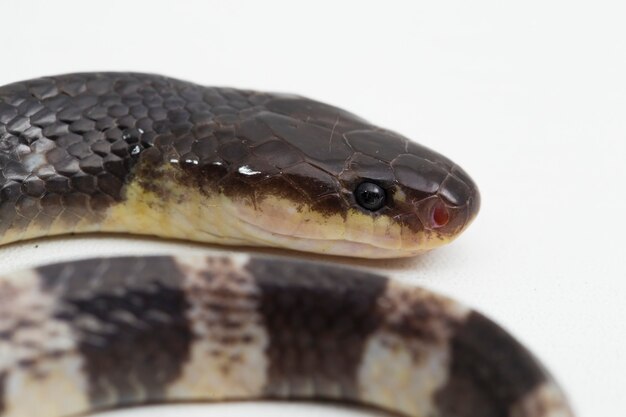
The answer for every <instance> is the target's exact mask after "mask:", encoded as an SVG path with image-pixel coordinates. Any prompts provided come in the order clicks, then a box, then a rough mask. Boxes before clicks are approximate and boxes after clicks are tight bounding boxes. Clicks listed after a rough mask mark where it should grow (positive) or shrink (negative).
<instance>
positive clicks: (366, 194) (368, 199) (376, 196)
mask: <svg viewBox="0 0 626 417" xmlns="http://www.w3.org/2000/svg"><path fill="white" fill-rule="evenodd" d="M354 196H355V197H356V201H357V203H359V205H360V206H361V207H363V208H364V209H366V210H370V211H376V210H380V209H381V208H382V207H383V206H384V205H385V200H386V195H385V190H383V189H382V187H380V186H379V185H377V184H374V183H371V182H363V183H361V184H359V186H358V187H356V190H355V191H354Z"/></svg>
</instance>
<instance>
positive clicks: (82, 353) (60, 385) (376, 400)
mask: <svg viewBox="0 0 626 417" xmlns="http://www.w3.org/2000/svg"><path fill="white" fill-rule="evenodd" d="M0 326H1V327H0V352H1V353H2V355H1V356H0V416H2V417H33V416H37V417H61V416H68V415H75V414H82V413H85V412H89V411H94V410H101V409H106V408H111V407H121V406H128V405H133V404H144V403H152V402H163V401H198V400H205V401H217V400H225V399H262V398H273V399H316V400H332V401H343V402H350V403H357V404H362V405H365V406H370V407H377V408H382V409H384V410H388V411H390V412H393V413H396V414H398V415H404V416H411V417H425V416H429V417H476V416H481V417H570V416H572V413H571V411H570V410H569V408H568V405H567V403H566V400H565V399H564V397H563V394H562V393H561V391H560V390H559V388H558V387H557V386H556V385H555V383H554V382H553V381H552V379H551V378H550V376H549V375H547V374H546V372H545V370H544V369H543V367H542V366H541V365H540V364H539V363H538V362H537V361H536V360H535V359H534V358H533V356H532V355H531V354H529V353H528V352H527V351H526V350H525V349H524V348H523V347H522V346H521V345H520V344H519V343H518V342H516V341H515V340H514V339H513V338H512V337H511V336H510V335H508V334H507V333H506V332H505V331H503V330H502V329H501V328H500V327H498V326H497V325H496V324H494V323H493V322H491V321H490V320H489V319H487V318H485V317H484V316H482V315H481V314H479V313H477V312H475V311H472V310H470V309H468V308H466V307H464V306H461V305H459V304H458V303H456V302H454V301H452V300H450V299H447V298H445V297H442V296H439V295H436V294H433V293H431V292H429V291H427V290H424V289H420V288H416V287H409V286H404V285H400V284H398V283H396V282H394V281H391V280H388V279H387V278H384V277H382V276H378V275H373V274H370V273H366V272H361V271H358V270H349V269H344V268H340V267H334V266H328V265H324V264H319V263H316V264H313V263H302V262H294V261H286V260H280V259H271V258H255V257H249V256H246V255H239V256H233V257H200V256H197V257H153V258H146V257H142V258H132V257H126V258H111V259H91V260H83V261H77V262H71V263H64V264H58V265H51V266H44V267H40V268H37V269H34V270H29V271H25V272H22V273H17V274H13V275H8V276H4V277H2V278H0ZM35 398H36V399H37V400H36V401H33V399H35Z"/></svg>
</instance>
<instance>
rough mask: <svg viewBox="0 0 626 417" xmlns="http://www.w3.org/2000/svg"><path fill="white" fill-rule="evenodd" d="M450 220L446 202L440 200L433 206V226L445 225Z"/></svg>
mask: <svg viewBox="0 0 626 417" xmlns="http://www.w3.org/2000/svg"><path fill="white" fill-rule="evenodd" d="M448 221H450V212H449V211H448V208H447V207H446V205H445V204H443V203H442V202H438V203H436V204H435V206H434V207H433V227H435V228H438V227H443V226H445V225H446V224H448Z"/></svg>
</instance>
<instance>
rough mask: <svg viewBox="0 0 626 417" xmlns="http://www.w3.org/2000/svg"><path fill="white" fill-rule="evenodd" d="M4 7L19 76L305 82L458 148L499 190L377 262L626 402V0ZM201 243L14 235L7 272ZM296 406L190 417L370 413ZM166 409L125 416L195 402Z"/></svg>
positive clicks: (280, 85)
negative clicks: (450, 223)
mask: <svg viewBox="0 0 626 417" xmlns="http://www.w3.org/2000/svg"><path fill="white" fill-rule="evenodd" d="M383 3H384V4H385V5H383ZM0 14H1V16H2V28H1V35H0V36H1V38H0V84H5V83H8V82H12V81H18V80H22V79H27V78H31V77H37V76H41V75H49V74H55V73H63V72H75V71H87V70H136V71H147V72H158V73H163V74H167V75H171V76H175V77H178V78H183V79H188V80H192V81H196V82H198V83H201V84H207V85H228V86H233V87H245V88H254V89H259V90H273V91H286V92H295V93H299V94H303V95H306V96H310V97H312V98H316V99H318V100H322V101H326V102H329V103H332V104H335V105H338V106H340V107H344V108H346V109H348V110H350V111H352V112H355V113H357V114H359V115H361V116H363V117H365V118H367V119H369V120H371V121H373V122H375V123H377V124H380V125H382V126H385V127H388V128H391V129H394V130H397V131H399V132H401V133H403V134H405V135H407V136H409V137H411V138H414V139H415V140H417V141H419V142H421V143H423V144H426V145H428V146H431V147H433V148H435V149H437V150H439V151H440V152H442V153H444V154H446V155H448V156H450V157H451V158H452V159H454V160H455V161H457V162H459V163H460V164H461V165H462V166H463V167H464V168H466V170H467V171H469V172H470V174H471V175H472V176H473V177H474V179H475V180H476V181H477V183H478V184H479V185H480V188H481V191H482V195H483V208H482V211H481V213H480V215H479V217H478V220H477V221H476V222H475V223H474V225H473V226H472V227H471V228H470V230H468V232H467V233H466V234H465V235H463V237H462V238H460V239H459V240H458V241H456V242H455V243H453V244H452V245H451V246H449V247H447V248H443V249H440V250H438V251H435V252H432V253H430V254H427V255H425V256H422V257H419V258H417V259H413V260H409V261H395V262H382V263H371V262H370V263H369V265H372V266H377V267H380V268H383V269H386V270H390V271H392V272H393V273H394V274H396V275H398V276H401V277H402V278H404V279H407V280H410V281H411V282H415V283H418V284H422V285H426V286H428V287H431V288H435V289H437V290H439V291H441V292H444V293H446V294H449V295H452V296H454V297H456V298H458V299H460V300H462V301H464V302H466V303H468V304H470V305H472V306H475V307H477V308H479V309H480V310H482V311H484V312H485V313H487V314H488V315H490V316H491V317H493V318H495V319H496V320H498V321H499V322H500V323H501V324H503V325H504V326H505V327H506V328H508V329H509V330H510V331H511V332H512V333H514V334H515V335H517V336H518V337H519V338H520V339H521V340H522V341H523V342H524V343H525V344H526V345H527V346H529V347H530V348H531V349H532V350H533V351H534V352H535V353H536V354H537V355H538V356H539V357H540V358H542V360H543V361H544V362H545V364H546V365H547V366H548V368H549V369H550V370H551V371H552V372H553V373H554V374H555V376H556V377H557V378H558V380H559V381H560V382H561V384H562V385H563V387H564V388H565V389H566V391H567V392H568V394H569V396H570V397H571V399H572V401H573V403H574V406H575V408H576V410H577V411H578V415H579V416H587V417H592V416H625V415H626V402H624V400H623V396H624V389H625V388H626V376H625V375H626V359H625V351H626V325H625V324H624V319H625V318H626V308H625V307H624V303H625V302H624V297H625V292H626V284H625V283H626V266H625V263H626V259H625V258H626V251H625V250H624V247H625V244H624V234H625V232H626V196H625V193H626V187H625V182H626V168H625V165H626V25H625V24H624V19H625V18H626V7H625V6H623V3H622V2H606V1H605V2H596V1H587V2H581V1H571V0H570V1H545V0H542V1H524V2H502V1H497V0H494V1H486V0H481V1H472V2H467V1H458V2H449V1H443V2H442V1H437V2H431V1H428V2H426V1H424V2H414V1H411V2H408V1H407V2H404V3H401V2H396V3H394V2H369V3H368V2H365V1H352V2H348V1H343V2H339V1H315V2H294V1H285V2H275V1H274V2H272V1H269V0H262V1H249V2H234V1H229V2H226V1H224V2H219V3H218V2H215V1H213V2H210V1H206V0H205V1H197V2H185V1H178V2H158V1H154V0H153V1H111V0H108V1H98V2H95V1H93V2H84V1H73V2H72V1H54V2H52V1H27V0H21V1H7V0H3V1H0ZM190 250H192V251H199V252H201V251H205V250H207V249H206V248H205V247H203V246H200V245H189V244H182V243H176V242H167V243H160V242H158V241H156V240H150V239H141V240H132V239H122V238H113V237H106V238H103V239H96V238H93V237H89V238H73V239H63V240H46V241H42V242H28V243H26V244H21V245H14V246H9V247H5V248H1V249H0V273H1V272H5V271H9V270H13V269H15V268H18V267H24V266H27V265H33V264H35V263H42V262H47V261H52V260H59V259H67V258H72V257H76V256H79V255H80V256H85V255H102V254H111V253H116V254H119V253H144V252H152V253H154V252H166V253H168V252H172V251H185V252H188V251H190ZM295 407H296V408H294V406H285V405H283V406H277V405H273V404H263V405H257V404H245V405H226V406H221V407H219V406H218V407H216V406H210V405H208V406H193V407H191V408H188V409H185V414H184V415H186V416H190V417H191V416H193V417H199V416H218V415H220V416H251V415H253V416H270V415H281V416H289V415H291V416H292V415H294V414H297V415H302V416H304V415H311V416H313V415H315V416H318V415H324V416H340V415H343V416H348V415H352V414H350V413H352V411H349V410H340V409H335V408H332V407H320V408H307V407H304V406H300V405H297V406H295ZM158 410H159V411H154V410H149V411H142V410H141V409H136V410H131V411H126V412H120V413H118V414H115V416H117V417H121V416H126V417H146V416H152V417H156V416H159V417H166V416H168V417H172V416H175V415H180V410H179V409H178V410H179V411H178V412H177V411H176V410H177V409H176V408H169V409H168V408H159V409H158ZM305 411H309V412H310V413H309V414H305ZM359 415H360V414H359ZM110 416H111V417H113V416H114V415H113V414H111V415H110Z"/></svg>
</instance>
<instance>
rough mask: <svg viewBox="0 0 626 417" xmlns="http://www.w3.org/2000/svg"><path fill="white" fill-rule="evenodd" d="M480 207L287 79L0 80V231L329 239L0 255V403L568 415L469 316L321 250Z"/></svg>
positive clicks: (427, 225)
mask: <svg viewBox="0 0 626 417" xmlns="http://www.w3.org/2000/svg"><path fill="white" fill-rule="evenodd" d="M479 208H480V193H479V191H478V188H477V186H476V184H475V183H474V181H473V180H472V179H471V178H470V176H469V175H468V174H467V173H466V172H465V171H464V170H463V169H462V168H461V167H459V166H458V165H457V164H456V163H454V162H453V161H451V160H450V159H448V158H447V157H445V156H443V155H441V154H440V153H438V152H436V151H434V150H431V149H430V148H427V147H425V146H422V145H420V144H418V143H416V142H414V141H412V140H410V139H408V138H406V137H404V136H402V135H401V134H399V133H396V132H394V131H391V130H388V129H384V128H381V127H378V126H376V125H373V124H371V123H369V122H367V121H365V120H364V119H362V118H360V117H358V116H356V115H354V114H352V113H349V112H347V111H345V110H342V109H340V108H337V107H334V106H331V105H328V104H325V103H321V102H318V101H315V100H311V99H308V98H305V97H301V96H297V95H291V94H282V93H265V92H258V91H251V90H240V89H234V88H225V87H205V86H201V85H197V84H194V83H191V82H187V81H182V80H178V79H173V78H169V77H165V76H161V75H153V74H139V73H78V74H66V75H59V76H52V77H43V78H38V79H33V80H28V81H22V82H17V83H13V84H9V85H5V86H3V87H0V245H3V244H10V243H13V242H19V241H24V240H29V239H36V238H41V237H44V236H57V235H64V234H81V233H122V234H133V235H150V236H157V237H163V238H168V239H183V240H191V241H198V242H204V243H207V244H214V245H234V246H238V247H242V246H243V247H262V248H268V247H269V248H280V249H287V250H289V251H299V252H308V253H315V254H321V255H328V256H327V260H325V261H324V262H311V261H305V260H302V259H294V257H290V256H263V255H261V254H250V253H247V252H241V253H235V254H220V255H211V256H206V255H176V256H165V255H161V256H143V257H130V256H126V257H100V258H92V259H81V260H75V261H70V262H61V263H56V264H51V265H42V266H38V267H35V268H31V269H28V270H23V271H18V272H13V273H6V274H3V275H1V276H0V416H1V417H33V416H36V417H65V416H75V415H85V414H88V413H93V412H98V411H101V410H106V409H111V408H118V407H125V406H134V405H141V404H149V403H163V402H166V403H167V402H180V401H220V400H250V399H282V400H317V401H335V402H336V401H339V402H344V403H349V404H356V405H361V406H365V407H373V408H378V409H382V410H385V411H387V412H390V413H392V414H394V415H401V416H407V417H470V416H472V417H476V416H481V417H571V416H573V412H572V410H571V406H570V405H569V403H568V400H567V398H566V396H565V394H564V393H563V391H562V390H561V388H559V386H558V384H557V383H556V382H555V380H554V378H553V377H552V376H551V375H550V373H549V372H548V371H547V370H546V369H545V367H544V366H543V365H542V364H541V363H540V362H539V361H538V360H537V359H536V358H535V357H534V355H533V354H532V353H530V352H529V351H528V350H527V349H526V348H525V347H524V346H523V345H522V344H521V343H520V342H519V341H517V340H516V339H515V338H514V337H513V336H512V335H510V334H509V333H508V332H506V331H505V330H503V329H502V328H501V327H500V326H498V325H497V324H496V323H495V322H493V321H492V320H491V319H489V318H488V317H486V316H484V315H482V314H481V313H480V312H478V311H475V310H473V309H471V308H469V307H466V306H464V305H463V304H461V303H459V302H457V301H455V300H452V299H450V298H447V297H445V296H443V295H440V294H436V293H434V292H432V291H430V290H428V289H425V288H420V287H416V286H412V285H408V284H402V283H400V282H397V281H396V280H395V279H393V277H389V276H384V275H380V274H374V273H372V272H369V271H366V270H363V269H359V268H348V267H346V266H340V265H337V264H335V263H332V262H330V259H331V258H332V256H344V257H346V256H347V257H355V258H400V257H409V256H414V255H416V254H420V253H422V252H425V251H428V250H431V249H433V248H437V247H439V246H442V245H444V244H447V243H449V242H451V241H452V240H454V239H455V238H457V237H458V236H459V235H460V234H462V232H463V231H464V230H466V229H467V227H468V226H469V225H470V223H472V221H473V220H474V218H475V217H476V215H477V213H478V211H479ZM294 253H295V252H294Z"/></svg>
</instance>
